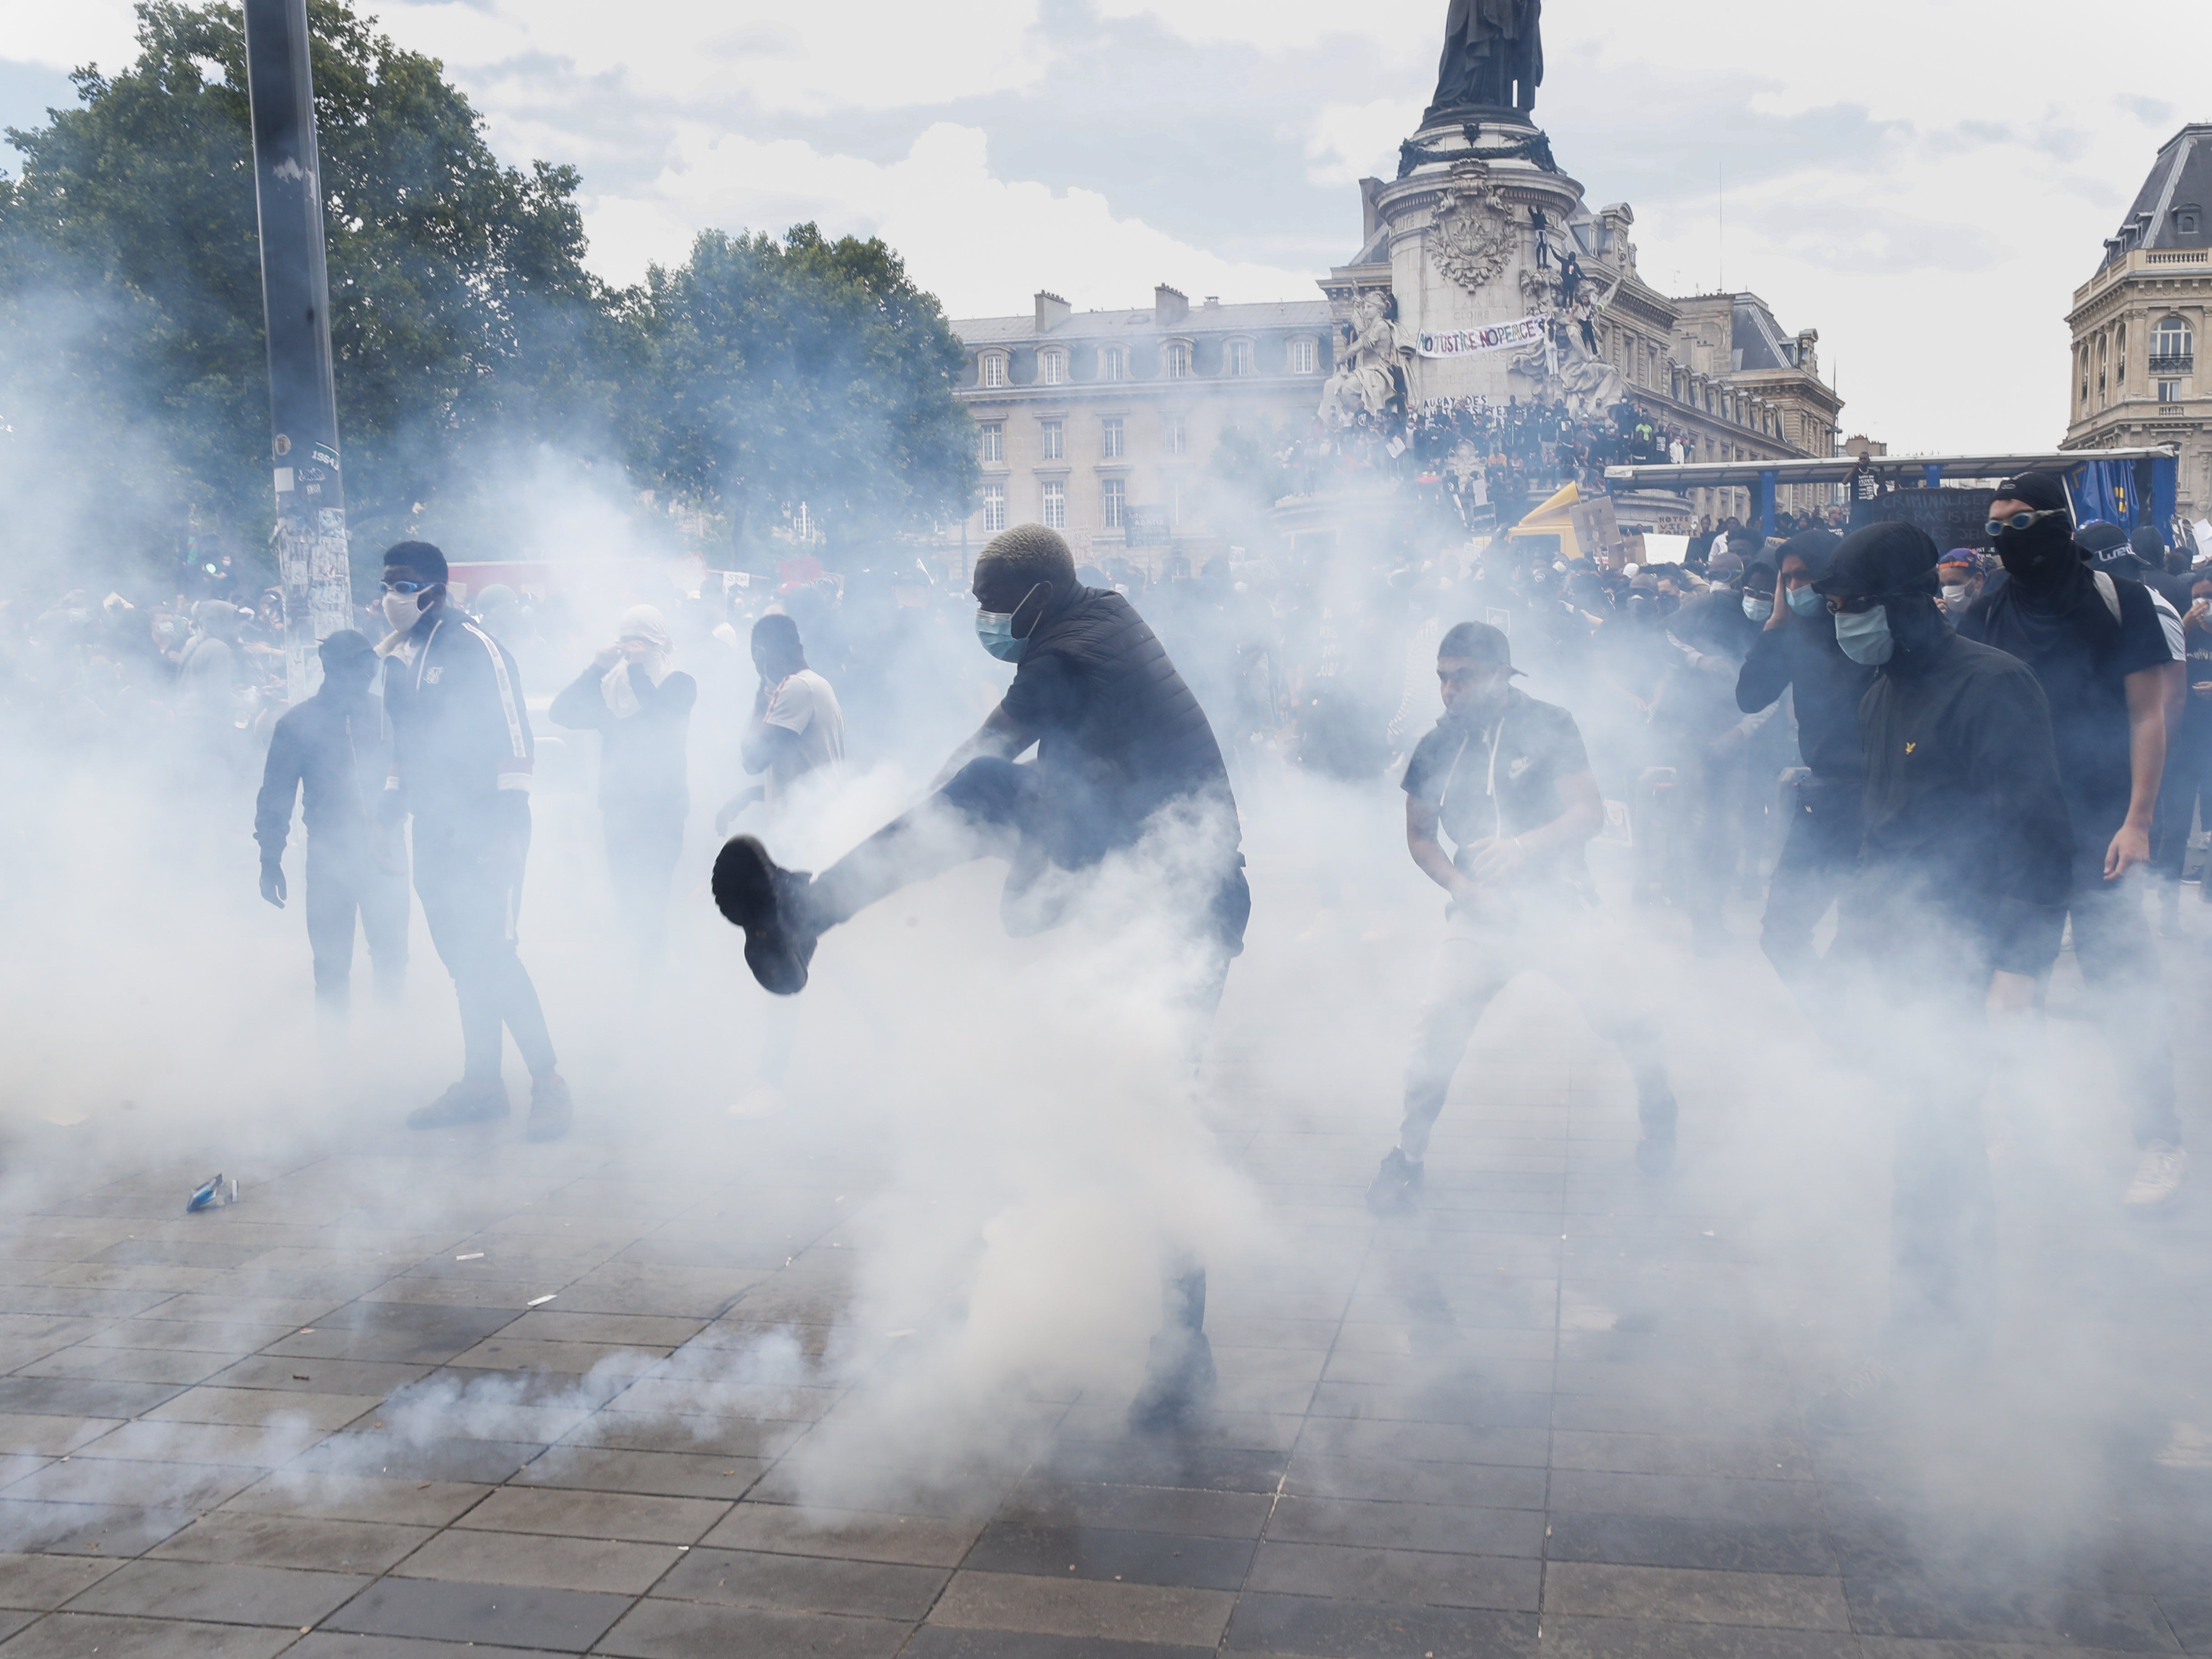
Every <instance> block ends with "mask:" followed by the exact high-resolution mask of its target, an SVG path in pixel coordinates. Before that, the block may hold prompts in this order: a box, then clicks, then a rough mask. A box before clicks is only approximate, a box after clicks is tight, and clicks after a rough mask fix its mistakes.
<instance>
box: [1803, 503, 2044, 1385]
mask: <svg viewBox="0 0 2212 1659" xmlns="http://www.w3.org/2000/svg"><path fill="white" fill-rule="evenodd" d="M1813 586H1814V591H1815V592H1819V593H1820V594H1822V595H1823V596H1824V597H1825V598H1826V600H1827V602H1828V605H1829V609H1830V611H1831V613H1832V615H1833V616H1834V617H1835V623H1836V637H1837V641H1838V644H1839V645H1840V647H1841V648H1842V650H1843V652H1844V654H1845V655H1846V656H1848V657H1850V659H1852V660H1853V661H1855V662H1857V663H1861V664H1863V665H1866V666H1868V667H1870V668H1873V669H1875V670H1876V673H1875V679H1874V683H1873V684H1872V685H1871V686H1870V687H1869V689H1868V691H1867V694H1866V696H1865V699H1864V701H1863V703H1862V704H1861V707H1860V717H1859V730H1860V741H1861V752H1862V755H1863V764H1864V767H1865V792H1864V794H1863V799H1862V808H1863V812H1864V815H1865V828H1864V835H1863V842H1862V844H1861V850H1860V857H1859V864H1858V867H1857V870H1856V871H1855V872H1854V873H1853V875H1852V877H1851V879H1850V882H1849V883H1848V884H1847V885H1846V887H1845V889H1844V894H1843V896H1842V898H1841V900H1840V901H1839V902H1838V910H1837V928H1836V944H1835V949H1834V951H1833V952H1832V962H1833V963H1835V964H1836V965H1837V966H1838V968H1839V969H1843V970H1844V974H1845V975H1846V977H1844V978H1843V979H1842V980H1841V981H1840V985H1839V991H1838V994H1837V996H1836V997H1835V998H1834V1000H1833V1002H1832V1012H1831V1013H1830V1016H1829V1019H1828V1022H1827V1023H1828V1024H1829V1027H1830V1029H1831V1030H1832V1033H1833V1035H1834V1036H1835V1037H1836V1040H1837V1041H1838V1044H1839V1045H1841V1046H1844V1047H1845V1048H1847V1049H1850V1050H1851V1051H1855V1052H1857V1053H1860V1054H1863V1058H1864V1062H1865V1064H1866V1065H1867V1066H1868V1067H1869V1069H1870V1070H1872V1071H1873V1072H1874V1073H1875V1074H1876V1075H1877V1076H1878V1077H1880V1078H1881V1080H1882V1082H1883V1084H1884V1085H1886V1087H1887V1091H1889V1092H1890V1093H1891V1094H1892V1096H1893V1098H1894V1100H1895V1102H1896V1104H1897V1114H1898V1115H1897V1130H1896V1133H1897V1150H1896V1176H1895V1182H1894V1187H1893V1200H1892V1204H1893V1208H1892V1219H1891V1249H1892V1254H1893V1273H1892V1281H1891V1312H1890V1337H1891V1344H1892V1352H1893V1355H1894V1356H1895V1357H1897V1358H1900V1359H1902V1358H1925V1357H1927V1356H1928V1354H1929V1351H1930V1350H1931V1349H1932V1348H1935V1347H1937V1346H1941V1345H1944V1344H1960V1345H1963V1346H1964V1347H1965V1348H1966V1350H1967V1351H1968V1352H1970V1353H1971V1352H1973V1351H1974V1350H1975V1349H1977V1348H1978V1346H1980V1344H1981V1342H1982V1340H1983V1339H1984V1338H1985V1336H1986V1334H1987V1333H1986V1321H1987V1319H1988V1316H1989V1311H1990V1304H1991V1288H1992V1287H1991V1286H1990V1284H1989V1278H1990V1271H1991V1266H1992V1256H1993V1252H1994V1232H1995V1215H1994V1210H1995V1206H1994V1200H1993V1197H1992V1194H1991V1191H1990V1174H1989V1160H1988V1154H1987V1152H1986V1150H1985V1146H1984V1139H1983V1130H1982V1119H1981V1100H1982V1095H1983V1093H1984V1090H1985V1089H1986V1088H1987V1086H1988V1083H1989V1076H1990V1064H1991V1061H1992V1059H1993V1052H1992V1048H1991V1045H1990V1042H1989V1038H1988V1035H1987V1026H1988V1018H1987V1013H1986V1012H1985V1011H1990V1012H2003V1013H2017V1012H2020V1011H2022V1010H2025V1009H2027V1008H2029V1007H2031V1006H2033V996H2034V987H2035V984H2036V982H2037V981H2038V980H2039V978H2040V977H2041V976H2042V975H2045V974H2047V973H2048V972H2049V971H2050V969H2051V963H2053V962H2054V961H2055V960H2056V959H2057V955H2058V942H2059V937H2060V934H2061V933H2062V932H2063V928H2064V925H2065V920H2066V906H2067V900H2068V890H2069V883H2070V881H2071V880H2072V878H2073V871H2074V866H2075V861H2074V848H2075V830H2074V825H2073V823H2072V821H2071V817H2070V814H2069V811H2068V805H2067V799H2066V795H2065V792H2064V789H2063V785H2062V782H2061V775H2060V770H2059V762H2058V757H2057V750H2056V748H2055V746H2054V744H2053V741H2052V730H2051V710H2050V705H2049V703H2048V702H2047V701H2046V700H2045V696H2044V693H2043V689H2042V687H2041V686H2040V685H2039V684H2038V682H2037V680H2036V677H2035V675H2034V673H2033V671H2032V670H2031V669H2029V668H2028V667H2027V665H2025V664H2023V663H2022V662H2021V661H2020V659H2017V658H2016V657H2013V656H2011V655H2008V653H2004V652H2002V651H1998V650H1996V649H1993V648H1991V647H1989V646H1986V645H1983V644H1979V643H1978V642H1976V641H1972V640H1970V639H1967V638H1965V637H1963V636H1962V635H1957V634H1954V633H1953V632H1952V630H1951V629H1950V628H1949V626H1948V624H1947V623H1946V622H1945V621H1944V618H1943V617H1942V612H1941V611H1939V610H1938V609H1937V605H1936V544H1935V543H1933V542H1932V541H1930V540H1929V538H1928V537H1927V536H1926V534H1925V533H1924V532H1922V531H1920V530H1918V529H1916V528H1914V527H1913V526H1910V525H1904V524H1875V525H1869V526H1866V527H1865V528H1863V529H1861V530H1858V531H1857V532H1853V533H1852V534H1851V535H1850V536H1849V537H1847V538H1844V543H1843V545H1842V546H1841V547H1840V548H1838V550H1837V551H1836V555H1835V557H1834V559H1833V560H1832V562H1831V563H1830V565H1829V567H1828V572H1827V574H1826V575H1825V576H1823V577H1821V578H1820V579H1819V580H1817V581H1815V582H1814V585H1813ZM1867 1403H1869V1395H1866V1394H1861V1395H1857V1396H1853V1395H1848V1394H1847V1395H1842V1396H1830V1397H1829V1398H1828V1399H1827V1400H1826V1401H1823V1402H1822V1407H1823V1408H1824V1409H1823V1413H1820V1415H1816V1424H1817V1425H1819V1426H1824V1427H1834V1428H1847V1427H1853V1426H1863V1425H1860V1424H1855V1423H1853V1422H1852V1421H1850V1416H1851V1413H1852V1412H1853V1411H1854V1410H1855V1409H1856V1408H1857V1407H1861V1406H1863V1405H1864V1404H1867ZM1824 1418H1826V1419H1832V1420H1823V1419H1824Z"/></svg>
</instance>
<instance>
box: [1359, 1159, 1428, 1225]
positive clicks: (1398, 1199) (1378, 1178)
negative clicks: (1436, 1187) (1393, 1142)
mask: <svg viewBox="0 0 2212 1659" xmlns="http://www.w3.org/2000/svg"><path fill="white" fill-rule="evenodd" d="M1421 1173H1422V1166H1421V1165H1420V1164H1416V1163H1415V1162H1414V1161H1413V1159H1412V1158H1407V1156H1406V1154H1405V1153H1404V1152H1401V1151H1400V1150H1399V1149H1398V1148H1397V1147H1395V1146H1393V1147H1392V1148H1391V1149H1390V1150H1389V1152H1385V1153H1384V1154H1383V1167H1382V1168H1381V1169H1379V1170H1376V1172H1375V1179H1374V1181H1373V1182H1370V1184H1369V1186H1368V1188H1367V1207H1368V1208H1369V1209H1370V1211H1372V1212H1374V1213H1375V1214H1376V1215H1379V1216H1381V1217H1383V1218H1384V1219H1385V1220H1389V1218H1392V1217H1395V1216H1407V1215H1411V1214H1413V1212H1414V1211H1415V1210H1417V1209H1419V1207H1420V1206H1421Z"/></svg>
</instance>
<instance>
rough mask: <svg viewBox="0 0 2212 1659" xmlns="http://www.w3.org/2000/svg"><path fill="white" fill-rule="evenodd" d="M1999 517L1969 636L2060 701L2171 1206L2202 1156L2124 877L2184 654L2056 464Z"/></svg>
mask: <svg viewBox="0 0 2212 1659" xmlns="http://www.w3.org/2000/svg"><path fill="white" fill-rule="evenodd" d="M2073 524H2074V520H2073V514H2072V511H2071V508H2070V507H2069V503H2068V501H2067V496H2066V487H2065V484H2064V483H2063V481H2062V480H2061V479H2060V478H2058V477H2057V475H2056V474H2053V473H2048V472H2024V473H2022V474H2021V475H2020V476H2019V477H2015V478H2011V479H2008V480H2007V481H2005V482H2004V483H2002V484H2000V485H1999V486H1998V487H1997V493H1996V498H1995V499H1994V500H1993V501H1991V502H1990V535H1991V536H1992V537H1993V538H1995V540H1996V548H1997V556H1998V557H1999V558H2001V559H2002V561H2003V562H2004V567H2005V570H2006V573H2007V574H2008V576H2009V578H2010V580H2008V581H2007V582H2006V583H2005V585H2004V586H2003V587H2002V588H2000V589H1999V590H1997V591H1996V592H1994V593H1989V594H1984V596H1983V597H1982V599H1979V600H1978V601H1977V602H1976V603H1975V604H1974V605H1973V606H1972V608H1970V609H1969V610H1968V611H1966V615H1965V616H1963V617H1960V620H1959V633H1960V637H1961V638H1964V639H1969V640H1975V641H1979V642H1981V643H1983V644H1984V645H1992V646H1995V647H1997V649H1999V650H2000V651H2008V652H2010V653H2012V654H2013V655H2014V656H2015V657H2018V658H2019V659H2021V661H2022V662H2025V663H2026V664H2027V665H2028V666H2029V667H2030V668H2031V669H2033V671H2035V677H2036V679H2037V680H2038V681H2039V683H2040V684H2041V685H2042V687H2043V690H2044V695H2045V696H2046V697H2047V698H2048V699H2049V701H2050V704H2051V724H2052V733H2053V736H2054V737H2055V738H2056V739H2057V745H2058V770H2059V775H2060V776H2061V777H2062V778H2063V779H2064V781H2065V785H2066V803H2067V807H2068V810H2069V812H2070V813H2071V815H2072V818H2073V825H2074V838H2075V860H2076V863H2075V871H2074V880H2073V887H2072V899H2071V904H2072V916H2073V922H2074V956H2075V961H2076V962H2077V963H2080V964H2081V976H2082V978H2083V979H2084V980H2085V981H2087V983H2088V986H2089V988H2090V991H2091V993H2092V994H2093V995H2094V996H2095V997H2097V999H2098V1000H2100V1002H2101V1003H2102V1004H2103V1005H2104V1007H2105V1010H2106V1013H2107V1015H2108V1018H2106V1021H2105V1029H2106V1031H2107V1032H2108V1033H2109V1034H2110V1036H2111V1037H2112V1047H2113V1058H2114V1060H2116V1061H2117V1062H2118V1067H2119V1070H2120V1073H2121V1076H2122V1079H2123V1086H2124V1088H2125V1090H2126V1091H2127V1093H2128V1094H2129V1096H2130V1104H2131V1105H2132V1107H2133V1109H2134V1114H2135V1128H2136V1145H2137V1146H2139V1147H2140V1148H2141V1149H2142V1153H2141V1160H2140V1162H2139V1164H2138V1165H2137V1167H2136V1175H2135V1178H2134V1180H2133V1181H2132V1182H2130V1183H2129V1186H2128V1189H2127V1194H2126V1200H2125V1201H2126V1202H2127V1203H2128V1204H2129V1205H2130V1206H2132V1207H2136V1208H2142V1207H2145V1206H2154V1205H2158V1204H2163V1203H2165V1202H2166V1201H2167V1200H2171V1199H2172V1197H2173V1196H2174V1194H2176V1192H2178V1191H2179V1188H2180V1185H2181V1181H2182V1176H2183V1175H2184V1173H2185V1170H2186V1167H2187V1156H2188V1155H2187V1154H2186V1153H2185V1152H2183V1151H2182V1149H2181V1124H2180V1120H2179V1117H2178V1116H2177V1115H2176V1114H2175V1110H2174V1083H2173V1046H2172V1039H2171V1037H2170V1036H2168V1035H2167V1030H2168V1028H2169V1026H2170V1024H2171V1023H2172V1022H2171V1021H2170V1020H2169V1019H2168V1018H2166V991H2165V976H2164V972H2163V969H2161V968H2160V963H2159V959H2158V950H2157V945H2156V944H2155V943H2154V941H2153V939H2152V938H2151V931H2150V923H2149V921H2148V920H2147V919H2146V918H2145V916H2144V915H2143V912H2142V900H2141V898H2140V897H2139V896H2137V894H2136V891H2135V888H2134V884H2132V883H2131V882H2129V881H2128V880H2126V879H2125V878H2126V876H2127V874H2128V872H2130V870H2132V869H2133V868H2135V867H2136V866H2137V865H2142V864H2147V863H2148V862H2149V860H2150V831H2151V823H2152V818H2153V815H2154V812H2155V811H2156V808H2157V805H2158V795H2159V785H2160V780H2161V778H2162V777H2163V775H2164V772H2165V767H2166V705H2167V702H2168V699H2169V697H2170V696H2172V692H2173V690H2174V689H2175V688H2174V684H2173V682H2174V680H2175V678H2177V677H2178V676H2179V673H2180V671H2181V669H2180V662H2179V659H2180V658H2181V657H2182V656H2183V655H2185V651H2184V650H2180V649H2177V648H2176V645H2175V642H2174V641H2172V640H2170V639H2169V638H2168V635H2167V634H2166V628H2165V625H2164V624H2163V623H2161V621H2160V617H2159V609H2158V606H2157V604H2156V603H2155V602H2154V600H2153V599H2152V597H2151V594H2150V591H2149V590H2148V588H2146V587H2144V586H2142V584H2141V583H2140V582H2136V581H2133V580H2130V579H2129V578H2127V577H2125V576H2119V575H2114V574H2110V573H2109V572H2106V571H2103V570H2096V571H2093V570H2092V569H2090V568H2088V567H2087V566H2086V565H2085V564H2084V562H2083V556H2082V552H2081V549H2080V548H2079V547H2077V546H2076V545H2075V542H2074V540H2073Z"/></svg>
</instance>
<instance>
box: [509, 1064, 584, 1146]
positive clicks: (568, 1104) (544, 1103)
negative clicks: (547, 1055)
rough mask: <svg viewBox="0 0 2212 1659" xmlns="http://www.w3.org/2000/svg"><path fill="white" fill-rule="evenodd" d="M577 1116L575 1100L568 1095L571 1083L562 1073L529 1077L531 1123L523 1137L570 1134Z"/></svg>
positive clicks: (555, 1138) (556, 1136) (532, 1138)
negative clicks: (571, 1126)
mask: <svg viewBox="0 0 2212 1659" xmlns="http://www.w3.org/2000/svg"><path fill="white" fill-rule="evenodd" d="M575 1115H576V1107H575V1103H574V1101H572V1100H570V1099H569V1098H568V1083H567V1082H566V1081H565V1080H564V1079H562V1076H561V1073H558V1072H548V1073H545V1075H544V1077H534V1078H532V1079H530V1122H529V1124H528V1126H527V1127H526V1128H525V1129H524V1130H523V1132H522V1133H523V1137H524V1139H528V1140H558V1139H561V1137H562V1136H563V1135H565V1134H567V1133H568V1125H569V1122H570V1121H571V1120H573V1119H574V1117H575Z"/></svg>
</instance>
